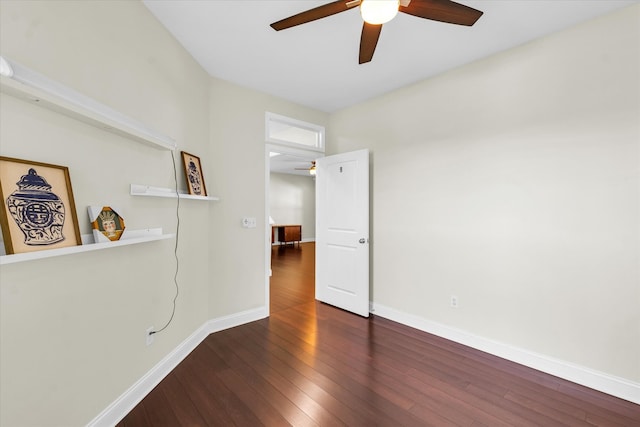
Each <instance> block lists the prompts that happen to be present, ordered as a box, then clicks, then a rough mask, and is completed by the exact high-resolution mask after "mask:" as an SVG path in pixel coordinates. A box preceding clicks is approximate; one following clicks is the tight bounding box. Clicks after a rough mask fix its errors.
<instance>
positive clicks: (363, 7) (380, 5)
mask: <svg viewBox="0 0 640 427" xmlns="http://www.w3.org/2000/svg"><path fill="white" fill-rule="evenodd" d="M399 6H400V1H399V0H362V3H361V4H360V14H361V15H362V19H363V20H364V21H365V22H366V23H368V24H372V25H381V24H385V23H387V22H389V21H391V20H392V19H393V18H394V17H395V16H396V15H397V14H398V7H399Z"/></svg>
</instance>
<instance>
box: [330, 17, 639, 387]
mask: <svg viewBox="0 0 640 427" xmlns="http://www.w3.org/2000/svg"><path fill="white" fill-rule="evenodd" d="M639 13H640V11H639V8H638V7H637V6H634V7H631V8H628V9H625V10H622V11H619V12H617V13H614V14H613V15H610V16H606V17H602V18H600V19H596V20H595V21H592V22H588V23H585V24H583V25H580V26H578V27H575V28H573V29H569V30H567V31H564V32H561V33H558V34H556V35H553V36H550V37H548V38H546V39H542V40H539V41H536V42H533V43H530V44H527V45H524V46H521V47H519V48H516V49H513V50H511V51H508V52H505V53H503V54H500V55H496V56H494V57H491V58H488V59H486V60H482V61H479V62H476V63H473V64H470V65H467V66H464V67H462V68H459V69H457V70H454V71H451V72H448V73H446V74H443V75H441V76H439V77H436V78H432V79H429V80H426V81H423V82H421V83H418V84H416V85H413V86H410V87H406V88H404V89H401V90H398V91H396V92H393V93H390V94H388V95H387V96H383V97H380V98H377V99H374V100H372V101H370V102H366V103H364V104H361V105H358V106H355V107H353V108H350V109H347V110H344V111H340V112H338V113H336V114H333V115H332V116H331V121H330V123H329V126H328V128H327V129H328V132H329V137H328V145H327V152H328V154H331V153H336V152H345V151H351V150H355V149H360V148H370V149H371V150H372V182H373V184H372V206H373V209H372V220H373V232H372V251H373V267H372V270H373V271H372V274H373V275H372V277H373V283H372V299H373V300H374V301H375V302H376V303H378V304H381V305H384V306H385V307H390V308H392V309H394V310H397V311H400V312H403V313H407V314H409V315H412V316H418V317H420V318H423V319H428V320H430V321H433V322H437V323H439V324H443V325H446V326H449V327H451V328H456V329H458V330H462V331H466V332H468V333H472V334H475V335H477V336H480V337H483V338H485V339H488V340H494V341H498V342H502V343H505V344H508V345H511V346H515V347H518V348H521V349H525V350H528V351H531V352H534V353H538V354H542V355H545V356H548V357H553V358H556V359H560V360H564V361H567V362H569V363H573V364H576V365H579V366H583V367H588V368H591V369H594V370H597V371H601V372H604V373H608V374H611V375H614V376H619V377H622V378H626V379H628V380H631V381H635V382H638V381H640V310H639V309H638V307H639V306H640V277H639V257H640V253H639V236H640V234H639V220H638V218H639V217H640V211H639V195H640V192H639V186H640V175H639V170H638V169H639V163H640V162H639V143H640V130H639V126H638V120H639V117H640V106H639V104H640V96H639V94H640V87H639V84H640V83H639V79H638V76H639V75H640V67H639V61H640V41H639V40H640V39H639V38H638V15H639ZM451 295H456V296H457V297H458V298H459V308H458V309H453V308H451V307H450V306H449V303H450V296H451Z"/></svg>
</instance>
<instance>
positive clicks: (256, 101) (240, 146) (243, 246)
mask: <svg viewBox="0 0 640 427" xmlns="http://www.w3.org/2000/svg"><path fill="white" fill-rule="evenodd" d="M210 93H211V147H212V149H213V153H212V161H213V162H214V163H215V168H214V170H213V172H212V176H213V181H214V186H215V187H216V190H215V191H216V193H217V195H219V196H220V197H221V199H222V202H221V203H220V204H219V205H216V206H215V207H214V208H213V209H212V216H211V218H212V223H213V224H215V226H214V227H212V228H211V232H210V235H209V238H210V242H211V250H212V254H211V265H212V266H213V267H212V268H214V270H213V272H212V274H211V286H212V289H215V291H214V292H211V293H210V301H209V315H210V317H211V318H216V317H220V316H224V315H230V314H233V313H237V312H239V311H243V310H249V309H255V308H259V307H262V306H265V305H268V304H265V280H266V277H267V276H266V275H267V274H268V270H267V269H266V265H267V264H266V259H265V243H266V240H265V239H266V238H267V233H268V232H269V236H270V231H268V229H267V228H265V224H266V217H265V215H266V211H267V205H266V200H265V193H266V190H267V189H266V178H267V173H268V172H267V171H266V164H267V163H266V157H265V156H266V150H265V135H264V120H265V112H266V111H270V112H272V113H276V114H281V115H283V116H288V117H292V118H294V119H298V120H303V121H306V122H311V123H316V124H319V125H321V126H326V124H327V121H328V115H327V114H326V113H322V112H318V111H315V110H312V109H308V108H304V107H301V106H298V105H296V104H292V103H290V102H287V101H284V100H281V99H278V98H275V97H273V96H270V95H267V94H264V93H260V92H256V91H254V90H251V89H246V88H243V87H240V86H237V85H235V84H232V83H229V82H226V81H223V80H220V79H212V84H211V92H210ZM207 185H208V184H207ZM243 217H255V218H257V220H258V226H257V228H255V229H245V228H242V226H241V220H242V218H243ZM267 227H268V225H267Z"/></svg>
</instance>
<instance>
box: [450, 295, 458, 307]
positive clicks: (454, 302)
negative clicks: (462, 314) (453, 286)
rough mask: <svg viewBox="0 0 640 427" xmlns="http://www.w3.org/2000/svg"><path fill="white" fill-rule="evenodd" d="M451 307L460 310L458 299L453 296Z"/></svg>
mask: <svg viewBox="0 0 640 427" xmlns="http://www.w3.org/2000/svg"><path fill="white" fill-rule="evenodd" d="M451 307H453V308H458V297H457V296H455V295H451Z"/></svg>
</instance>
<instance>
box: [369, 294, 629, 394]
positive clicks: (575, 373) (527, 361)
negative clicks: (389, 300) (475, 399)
mask: <svg viewBox="0 0 640 427" xmlns="http://www.w3.org/2000/svg"><path fill="white" fill-rule="evenodd" d="M369 306H370V307H371V312H372V313H373V314H375V315H376V316H380V317H384V318H386V319H389V320H393V321H394V322H398V323H402V324H403V325H407V326H410V327H412V328H415V329H419V330H421V331H424V332H428V333H431V334H434V335H438V336H440V337H443V338H446V339H449V340H451V341H455V342H457V343H460V344H464V345H467V346H469V347H473V348H475V349H478V350H481V351H484V352H487V353H490V354H493V355H495V356H498V357H502V358H503V359H507V360H510V361H512V362H516V363H519V364H521V365H524V366H527V367H530V368H533V369H537V370H539V371H542V372H545V373H548V374H551V375H555V376H557V377H560V378H563V379H565V380H568V381H571V382H574V383H577V384H581V385H583V386H585V387H589V388H592V389H594V390H598V391H601V392H603V393H607V394H610V395H612V396H615V397H619V398H621V399H624V400H628V401H630V402H633V403H637V404H640V383H636V382H633V381H629V380H626V379H624V378H619V377H615V376H613V375H609V374H605V373H603V372H599V371H595V370H593V369H589V368H587V367H584V366H580V365H575V364H573V363H569V362H565V361H563V360H559V359H554V358H552V357H548V356H545V355H542V354H538V353H534V352H531V351H528V350H524V349H521V348H518V347H514V346H511V345H508V344H504V343H500V342H497V341H493V340H490V339H487V338H483V337H481V336H478V335H473V334H470V333H468V332H465V331H462V330H459V329H455V328H452V327H449V326H446V325H443V324H441V323H437V322H433V321H431V320H427V319H424V318H421V317H418V316H414V315H411V314H407V313H404V312H401V311H398V310H395V309H393V308H390V307H385V306H383V305H380V304H377V303H374V302H371V303H370V305H369Z"/></svg>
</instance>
